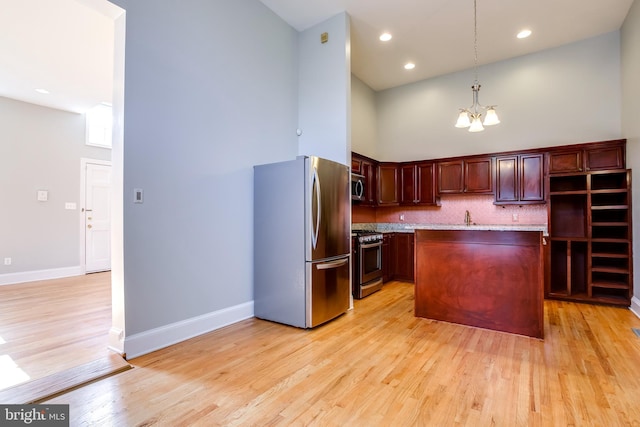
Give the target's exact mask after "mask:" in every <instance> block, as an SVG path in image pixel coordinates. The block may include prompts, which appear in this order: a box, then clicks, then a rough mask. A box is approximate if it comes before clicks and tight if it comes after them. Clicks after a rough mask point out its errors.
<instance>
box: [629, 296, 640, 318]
mask: <svg viewBox="0 0 640 427" xmlns="http://www.w3.org/2000/svg"><path fill="white" fill-rule="evenodd" d="M629 310H631V312H632V313H633V314H635V315H636V316H638V317H640V299H638V298H636V297H633V298H631V307H629Z"/></svg>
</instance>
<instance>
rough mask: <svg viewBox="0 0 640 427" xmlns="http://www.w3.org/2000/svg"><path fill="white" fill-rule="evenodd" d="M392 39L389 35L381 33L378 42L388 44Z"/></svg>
mask: <svg viewBox="0 0 640 427" xmlns="http://www.w3.org/2000/svg"><path fill="white" fill-rule="evenodd" d="M392 37H393V36H392V35H391V34H389V33H382V34H380V41H383V42H388V41H389V40H391V38H392Z"/></svg>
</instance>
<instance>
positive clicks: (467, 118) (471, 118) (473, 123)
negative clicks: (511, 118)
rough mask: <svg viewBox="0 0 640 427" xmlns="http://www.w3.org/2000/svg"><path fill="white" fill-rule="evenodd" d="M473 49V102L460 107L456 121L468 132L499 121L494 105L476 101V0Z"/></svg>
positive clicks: (475, 2) (481, 129)
mask: <svg viewBox="0 0 640 427" xmlns="http://www.w3.org/2000/svg"><path fill="white" fill-rule="evenodd" d="M473 36H474V39H473V49H474V53H475V57H474V72H475V81H474V82H473V86H471V90H472V91H473V104H471V107H469V108H461V109H460V113H459V114H458V121H457V122H456V127H457V128H469V132H481V131H483V130H484V126H492V125H497V124H498V123H500V119H498V114H497V113H496V106H495V105H489V106H487V107H485V106H483V105H481V104H480V102H479V101H478V93H479V92H480V83H478V11H477V0H473ZM483 113H484V114H485V116H484V122H483V121H482V114H483Z"/></svg>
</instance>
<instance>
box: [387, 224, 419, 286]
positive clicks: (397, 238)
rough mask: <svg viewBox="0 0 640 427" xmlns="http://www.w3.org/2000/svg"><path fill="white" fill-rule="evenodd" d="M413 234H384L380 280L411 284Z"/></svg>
mask: <svg viewBox="0 0 640 427" xmlns="http://www.w3.org/2000/svg"><path fill="white" fill-rule="evenodd" d="M413 264H414V260H413V233H385V234H384V237H383V240H382V280H383V282H388V281H389V280H402V281H407V282H413Z"/></svg>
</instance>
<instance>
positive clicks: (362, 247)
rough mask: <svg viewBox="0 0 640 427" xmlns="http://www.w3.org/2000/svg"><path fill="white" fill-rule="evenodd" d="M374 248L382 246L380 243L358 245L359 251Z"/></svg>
mask: <svg viewBox="0 0 640 427" xmlns="http://www.w3.org/2000/svg"><path fill="white" fill-rule="evenodd" d="M376 246H382V242H380V241H378V242H375V243H365V244H362V245H360V248H361V249H369V248H375V247H376Z"/></svg>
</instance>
